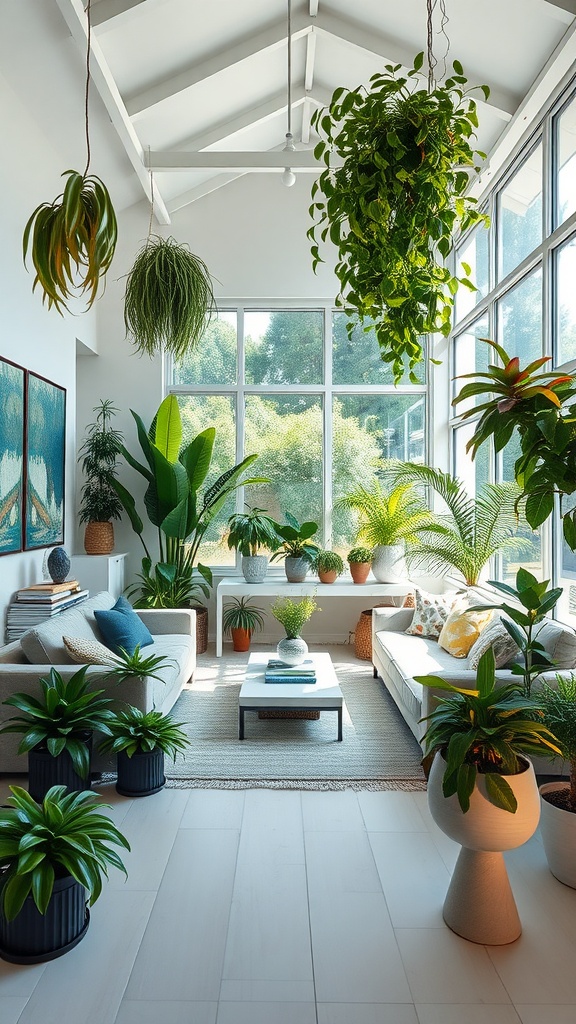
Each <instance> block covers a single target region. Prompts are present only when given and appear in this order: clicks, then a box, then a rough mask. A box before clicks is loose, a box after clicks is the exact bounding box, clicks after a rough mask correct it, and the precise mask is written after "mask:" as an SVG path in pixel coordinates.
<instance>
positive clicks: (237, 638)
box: [231, 627, 252, 651]
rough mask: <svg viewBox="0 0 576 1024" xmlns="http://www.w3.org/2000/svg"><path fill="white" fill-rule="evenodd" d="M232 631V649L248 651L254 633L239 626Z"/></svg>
mask: <svg viewBox="0 0 576 1024" xmlns="http://www.w3.org/2000/svg"><path fill="white" fill-rule="evenodd" d="M231 633H232V649H233V650H234V651H248V650H249V649H250V640H251V637H252V633H251V632H250V630H249V629H242V628H241V627H238V628H236V629H232V630H231Z"/></svg>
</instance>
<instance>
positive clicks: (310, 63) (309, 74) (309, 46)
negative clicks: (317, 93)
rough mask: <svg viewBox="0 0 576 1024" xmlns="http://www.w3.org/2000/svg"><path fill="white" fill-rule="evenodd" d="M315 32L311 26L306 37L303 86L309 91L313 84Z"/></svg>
mask: <svg viewBox="0 0 576 1024" xmlns="http://www.w3.org/2000/svg"><path fill="white" fill-rule="evenodd" d="M316 38H317V37H316V33H315V31H314V29H313V28H312V29H311V30H310V32H309V33H308V35H307V37H306V66H305V69H304V88H305V90H306V92H310V90H311V89H312V86H313V85H314V61H315V59H316Z"/></svg>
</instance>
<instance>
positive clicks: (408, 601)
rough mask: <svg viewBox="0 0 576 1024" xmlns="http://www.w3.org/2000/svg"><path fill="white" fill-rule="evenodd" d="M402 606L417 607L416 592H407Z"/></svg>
mask: <svg viewBox="0 0 576 1024" xmlns="http://www.w3.org/2000/svg"><path fill="white" fill-rule="evenodd" d="M402 607H403V608H415V607H416V602H415V600H414V594H406V597H405V598H404V600H403V602H402Z"/></svg>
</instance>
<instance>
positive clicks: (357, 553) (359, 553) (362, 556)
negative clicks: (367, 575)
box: [346, 548, 372, 565]
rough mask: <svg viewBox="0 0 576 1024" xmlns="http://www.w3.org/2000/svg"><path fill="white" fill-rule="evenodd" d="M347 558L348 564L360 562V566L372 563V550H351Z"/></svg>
mask: <svg viewBox="0 0 576 1024" xmlns="http://www.w3.org/2000/svg"><path fill="white" fill-rule="evenodd" d="M346 558H347V561H348V562H358V563H359V564H360V565H365V564H366V563H367V562H370V563H372V548H351V550H350V551H349V552H348V554H347V556H346Z"/></svg>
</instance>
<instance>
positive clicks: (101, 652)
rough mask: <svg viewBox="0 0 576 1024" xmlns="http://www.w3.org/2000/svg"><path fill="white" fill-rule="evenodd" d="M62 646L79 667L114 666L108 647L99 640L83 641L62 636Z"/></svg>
mask: <svg viewBox="0 0 576 1024" xmlns="http://www.w3.org/2000/svg"><path fill="white" fill-rule="evenodd" d="M62 639H63V641H64V646H65V647H66V650H67V651H68V654H69V655H70V657H71V658H72V661H75V662H77V663H78V664H79V665H115V664H116V660H115V658H114V655H113V654H112V651H111V650H110V648H109V647H105V646H104V644H101V643H100V641H99V640H84V638H83V637H80V636H63V637H62Z"/></svg>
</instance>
